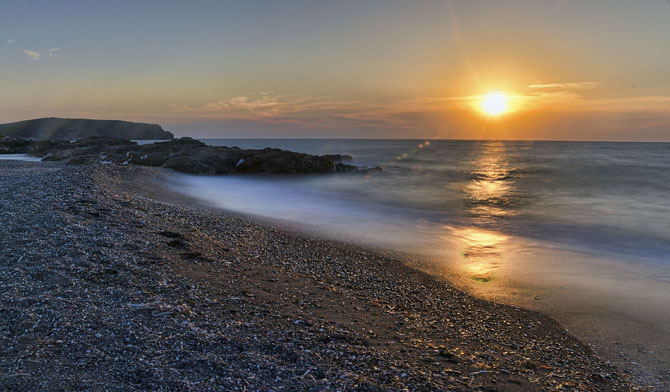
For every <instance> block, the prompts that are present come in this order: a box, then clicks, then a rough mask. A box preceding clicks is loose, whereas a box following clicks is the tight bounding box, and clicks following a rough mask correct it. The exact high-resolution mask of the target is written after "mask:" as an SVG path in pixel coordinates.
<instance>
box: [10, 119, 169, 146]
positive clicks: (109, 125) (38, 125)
mask: <svg viewBox="0 0 670 392" xmlns="http://www.w3.org/2000/svg"><path fill="white" fill-rule="evenodd" d="M0 136H10V137H13V138H31V139H35V140H68V141H69V140H79V139H84V138H87V137H90V136H107V137H115V138H121V139H130V140H171V139H173V138H174V135H173V134H172V133H171V132H167V131H164V130H163V128H161V126H160V125H158V124H145V123H134V122H128V121H119V120H89V119H71V118H54V117H49V118H38V119H34V120H25V121H19V122H15V123H8V124H0Z"/></svg>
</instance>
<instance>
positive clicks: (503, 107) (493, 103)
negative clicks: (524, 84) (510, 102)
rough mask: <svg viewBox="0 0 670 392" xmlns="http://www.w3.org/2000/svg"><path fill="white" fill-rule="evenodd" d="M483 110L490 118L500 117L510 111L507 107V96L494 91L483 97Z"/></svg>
mask: <svg viewBox="0 0 670 392" xmlns="http://www.w3.org/2000/svg"><path fill="white" fill-rule="evenodd" d="M481 109H482V111H483V112H484V113H486V114H488V115H489V116H498V115H501V114H503V113H505V112H507V111H508V110H509V108H508V106H507V94H505V93H501V92H497V91H492V92H489V93H486V94H484V95H483V96H482V100H481Z"/></svg>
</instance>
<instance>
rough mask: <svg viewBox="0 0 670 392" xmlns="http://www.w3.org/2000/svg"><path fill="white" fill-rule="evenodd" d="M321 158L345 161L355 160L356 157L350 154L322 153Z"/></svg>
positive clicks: (338, 161)
mask: <svg viewBox="0 0 670 392" xmlns="http://www.w3.org/2000/svg"><path fill="white" fill-rule="evenodd" d="M321 158H326V159H329V160H331V161H335V162H337V163H343V162H353V161H354V157H353V156H351V155H348V154H344V155H343V154H327V155H321Z"/></svg>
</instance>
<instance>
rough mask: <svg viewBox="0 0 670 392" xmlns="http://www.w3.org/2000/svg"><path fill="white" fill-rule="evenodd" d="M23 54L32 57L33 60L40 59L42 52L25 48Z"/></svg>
mask: <svg viewBox="0 0 670 392" xmlns="http://www.w3.org/2000/svg"><path fill="white" fill-rule="evenodd" d="M23 54H25V55H26V56H28V57H30V58H31V59H33V60H39V59H40V53H39V52H36V51H34V50H29V49H24V50H23Z"/></svg>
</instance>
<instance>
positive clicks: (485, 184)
mask: <svg viewBox="0 0 670 392" xmlns="http://www.w3.org/2000/svg"><path fill="white" fill-rule="evenodd" d="M473 166H474V169H473V170H472V172H471V178H472V179H471V181H470V182H469V183H468V184H467V185H465V187H464V188H463V191H464V193H465V204H466V207H467V209H468V212H469V213H470V216H471V217H472V219H473V223H474V224H476V225H491V224H494V223H496V219H499V218H502V217H506V216H509V215H514V214H515V213H516V206H517V205H518V200H517V199H518V198H517V197H516V196H517V195H516V192H515V189H514V182H515V179H514V176H515V174H516V171H515V169H514V167H513V166H511V165H510V164H509V162H508V159H507V154H506V152H505V145H504V144H503V143H501V142H496V143H486V144H484V145H482V147H481V148H480V149H479V150H478V155H477V156H476V157H475V158H474V160H473Z"/></svg>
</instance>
